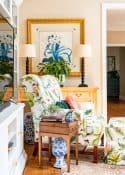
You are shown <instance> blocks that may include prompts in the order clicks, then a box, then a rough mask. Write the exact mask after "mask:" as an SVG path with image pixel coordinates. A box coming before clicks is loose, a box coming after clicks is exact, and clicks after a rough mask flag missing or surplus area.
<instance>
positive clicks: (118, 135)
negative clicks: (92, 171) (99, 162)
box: [105, 117, 125, 165]
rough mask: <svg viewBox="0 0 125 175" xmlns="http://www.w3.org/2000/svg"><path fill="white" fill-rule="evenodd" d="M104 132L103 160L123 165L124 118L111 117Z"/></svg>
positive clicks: (124, 142)
mask: <svg viewBox="0 0 125 175" xmlns="http://www.w3.org/2000/svg"><path fill="white" fill-rule="evenodd" d="M105 132H106V147H105V162H106V163H108V164H113V165H125V118H123V117H118V118H116V117H115V118H111V119H110V121H109V124H108V126H107V127H106V129H105Z"/></svg>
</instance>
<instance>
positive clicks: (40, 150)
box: [39, 136, 42, 166]
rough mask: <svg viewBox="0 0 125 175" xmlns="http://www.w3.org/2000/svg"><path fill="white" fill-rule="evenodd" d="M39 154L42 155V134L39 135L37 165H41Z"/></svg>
mask: <svg viewBox="0 0 125 175" xmlns="http://www.w3.org/2000/svg"><path fill="white" fill-rule="evenodd" d="M41 155H42V136H39V166H40V165H41Z"/></svg>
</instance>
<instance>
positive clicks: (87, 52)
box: [77, 44, 92, 58]
mask: <svg viewBox="0 0 125 175" xmlns="http://www.w3.org/2000/svg"><path fill="white" fill-rule="evenodd" d="M77 53H78V56H79V57H88V58H89V57H91V56H92V49H91V46H90V45H89V44H80V45H79V46H78V51H77Z"/></svg>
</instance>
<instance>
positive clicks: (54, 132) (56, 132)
mask: <svg viewBox="0 0 125 175" xmlns="http://www.w3.org/2000/svg"><path fill="white" fill-rule="evenodd" d="M42 136H48V137H49V138H51V137H62V138H63V139H64V140H65V141H66V143H67V165H68V170H67V171H68V172H70V140H71V137H72V136H75V138H76V145H75V154H76V165H78V121H74V122H70V123H62V122H40V131H39V165H41V155H42ZM50 156H51V144H49V158H50Z"/></svg>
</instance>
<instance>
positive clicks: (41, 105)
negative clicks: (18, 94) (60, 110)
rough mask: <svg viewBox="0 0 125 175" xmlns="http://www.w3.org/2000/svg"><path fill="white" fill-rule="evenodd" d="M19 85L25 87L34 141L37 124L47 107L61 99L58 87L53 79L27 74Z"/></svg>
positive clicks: (46, 76)
mask: <svg viewBox="0 0 125 175" xmlns="http://www.w3.org/2000/svg"><path fill="white" fill-rule="evenodd" d="M21 84H22V85H23V86H24V87H25V91H26V95H27V98H28V102H29V105H30V107H31V112H32V114H33V122H34V128H35V141H37V139H38V132H39V122H40V120H41V118H42V117H43V116H44V115H46V113H47V109H48V106H49V105H50V104H52V103H56V101H60V100H61V99H62V95H61V90H60V86H59V84H58V81H57V80H56V78H55V77H53V76H51V75H44V76H42V77H40V78H39V77H38V76H37V75H33V74H28V75H25V76H24V77H23V78H22V79H21Z"/></svg>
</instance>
